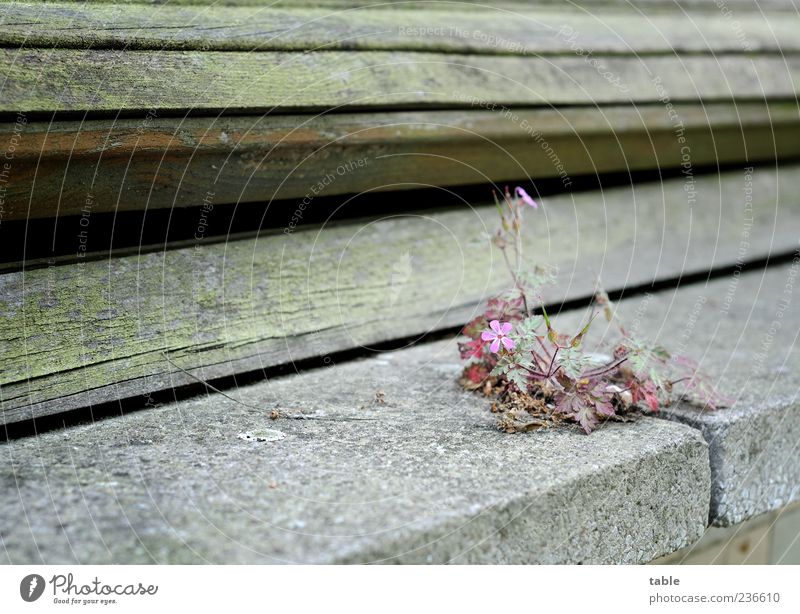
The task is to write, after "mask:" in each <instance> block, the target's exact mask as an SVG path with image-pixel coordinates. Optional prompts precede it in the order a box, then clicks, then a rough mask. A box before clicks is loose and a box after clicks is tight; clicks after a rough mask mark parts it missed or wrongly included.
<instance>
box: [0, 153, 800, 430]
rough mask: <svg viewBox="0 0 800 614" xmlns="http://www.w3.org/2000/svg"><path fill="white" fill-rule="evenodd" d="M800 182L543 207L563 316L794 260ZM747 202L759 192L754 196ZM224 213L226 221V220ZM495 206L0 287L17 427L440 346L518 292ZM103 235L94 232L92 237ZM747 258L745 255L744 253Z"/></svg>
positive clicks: (79, 267)
mask: <svg viewBox="0 0 800 614" xmlns="http://www.w3.org/2000/svg"><path fill="white" fill-rule="evenodd" d="M798 186H800V167H796V166H795V167H782V168H780V169H779V171H776V170H774V169H773V170H756V171H755V172H754V173H745V172H732V173H728V174H725V175H722V176H717V175H710V176H697V177H693V176H691V175H687V176H686V177H683V178H680V179H675V180H670V181H666V182H664V183H663V184H662V183H653V184H637V185H635V186H627V187H623V188H615V189H609V190H604V191H602V192H585V193H575V194H570V195H563V196H558V197H552V198H547V199H544V203H543V210H542V211H540V212H538V213H533V212H531V213H533V215H535V216H537V217H536V221H535V222H534V223H532V224H529V225H528V226H527V232H528V234H527V235H526V243H525V244H526V246H527V247H526V250H527V251H526V259H527V260H528V262H529V263H530V264H534V263H536V264H549V265H553V266H557V267H559V269H560V275H559V280H560V281H559V284H558V286H557V287H556V288H555V289H554V290H553V291H552V292H551V293H550V294H549V296H550V297H551V298H552V300H558V299H561V298H576V297H580V296H585V295H586V294H587V293H589V292H591V289H592V288H593V287H594V280H595V275H597V274H599V275H601V276H602V277H603V279H604V281H605V283H606V285H607V287H608V288H609V289H618V288H621V287H626V286H630V285H635V284H643V283H649V282H650V281H652V280H654V279H661V278H664V277H670V276H677V275H683V274H688V273H692V272H699V271H706V270H708V269H709V268H713V267H719V266H730V265H733V264H735V263H737V262H739V261H740V260H743V259H756V258H761V257H764V256H766V255H767V254H769V253H776V252H781V251H788V250H791V249H794V248H795V246H796V242H797V236H796V229H797V227H798V225H800V196H798V195H799V194H800V190H798ZM746 190H747V192H746ZM212 214H213V213H212ZM495 216H496V211H495V210H494V207H493V206H487V207H477V208H475V209H469V210H463V209H461V210H457V211H445V212H440V213H431V212H425V213H419V214H413V213H408V214H403V215H394V216H390V217H387V218H384V219H380V218H379V219H370V220H365V221H363V222H361V223H359V222H351V223H346V224H344V223H343V224H338V225H331V226H329V227H325V228H323V229H321V230H320V229H316V228H306V229H296V230H295V231H294V232H292V228H291V226H290V225H289V224H290V223H291V221H290V220H287V228H286V232H276V233H272V234H263V235H262V236H261V237H259V238H249V239H244V238H243V239H241V240H234V239H233V238H232V239H231V240H229V241H226V242H218V243H211V242H208V241H206V242H204V241H203V240H202V237H201V238H200V239H199V240H198V241H197V242H196V243H195V244H192V245H188V246H185V247H182V248H178V249H170V250H167V251H165V252H163V253H148V254H140V255H131V256H125V257H118V258H113V257H112V258H109V259H108V260H105V261H103V260H100V261H79V262H78V263H76V264H71V265H63V266H50V267H45V268H41V269H37V270H30V271H21V272H17V273H9V274H5V275H2V276H0V340H1V341H2V343H1V344H0V386H1V387H0V399H1V400H2V409H3V417H4V420H5V421H6V422H14V421H19V420H24V419H27V418H30V417H32V416H42V415H46V414H51V413H55V412H59V411H63V410H65V409H70V408H75V407H83V406H86V405H88V404H91V403H98V402H102V401H108V400H113V399H116V398H122V397H133V396H137V397H138V396H139V395H142V394H149V393H150V392H151V391H153V390H161V389H165V388H169V387H171V386H173V385H179V384H185V383H191V382H192V380H191V378H189V377H188V376H185V375H183V374H181V373H177V374H176V373H175V369H174V368H173V367H172V366H171V365H170V364H168V363H167V361H166V360H165V359H164V356H163V354H162V352H167V353H168V354H169V356H170V357H171V360H172V361H173V362H175V363H176V364H178V365H180V366H181V367H183V368H185V369H190V370H192V372H193V373H196V374H197V375H200V376H202V377H205V378H213V377H219V376H223V375H230V374H233V373H239V372H242V371H248V370H254V369H260V368H263V367H265V366H270V365H277V364H287V363H292V362H293V361H296V360H298V359H302V358H307V357H310V356H318V357H324V356H330V355H331V353H333V352H336V351H339V350H343V349H348V348H354V347H370V346H371V345H372V344H375V343H379V342H382V341H386V340H390V339H397V338H402V337H408V336H415V335H420V334H422V333H425V332H428V331H433V330H438V329H441V328H443V327H448V326H453V325H456V324H458V323H461V322H464V321H466V320H467V319H469V318H470V316H471V315H472V314H473V313H474V310H475V308H476V305H477V303H478V302H479V301H480V300H481V298H482V297H484V296H486V294H487V293H489V292H492V291H496V290H498V289H502V288H503V287H505V286H507V284H508V280H507V279H506V274H505V273H504V268H503V265H502V263H501V262H500V260H501V259H500V258H499V256H498V254H497V253H496V252H494V253H493V251H492V248H491V246H490V245H489V242H488V240H487V237H486V233H487V232H491V231H492V229H493V228H494V227H495V225H496V221H495ZM87 232H90V229H89V230H88V231H87ZM743 245H745V248H744V249H743V247H742V246H743Z"/></svg>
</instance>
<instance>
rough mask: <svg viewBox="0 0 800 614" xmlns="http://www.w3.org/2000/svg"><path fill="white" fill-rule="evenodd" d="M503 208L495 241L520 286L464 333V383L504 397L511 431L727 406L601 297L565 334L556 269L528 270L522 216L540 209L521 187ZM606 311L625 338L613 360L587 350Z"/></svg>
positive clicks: (494, 301)
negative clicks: (554, 314)
mask: <svg viewBox="0 0 800 614" xmlns="http://www.w3.org/2000/svg"><path fill="white" fill-rule="evenodd" d="M495 203H496V205H497V209H498V212H499V214H500V228H499V229H498V231H497V233H496V234H495V235H494V236H493V237H492V242H493V243H494V244H495V245H496V246H497V247H498V248H499V249H500V251H501V252H502V254H503V257H504V259H505V262H506V264H507V266H508V270H509V272H510V273H511V278H512V280H513V283H514V286H513V288H512V289H510V290H509V291H508V292H506V293H505V294H503V295H500V296H496V297H494V298H491V299H490V300H489V301H488V303H487V306H486V310H485V311H484V313H483V314H482V315H480V316H478V317H476V318H475V319H473V320H472V321H471V322H469V323H468V324H467V325H466V326H465V327H464V330H463V334H464V335H466V336H467V337H468V340H466V341H463V342H461V343H459V349H460V351H461V358H462V359H463V360H465V361H467V364H466V366H465V368H464V372H463V375H462V377H461V380H460V381H461V384H462V385H463V386H464V387H465V388H467V389H469V390H476V391H477V390H479V391H482V392H483V393H484V394H485V395H486V396H494V397H495V400H494V402H493V403H492V411H493V412H494V413H496V414H497V425H498V427H499V428H500V429H501V430H502V431H505V432H507V433H516V432H520V431H529V430H536V429H539V428H542V427H549V426H553V425H556V424H559V423H564V422H567V423H568V422H575V423H577V424H579V425H580V426H581V427H582V428H583V430H584V431H586V433H591V432H592V430H594V429H595V428H597V426H598V425H599V424H600V423H601V421H604V420H607V419H610V420H622V421H626V420H630V419H633V417H635V416H636V415H637V413H639V412H648V411H649V412H656V411H658V409H659V407H661V406H663V405H665V404H669V403H671V402H673V401H675V400H676V398H677V397H678V396H680V397H682V398H685V399H687V400H689V401H691V402H695V403H698V404H703V405H704V406H706V407H709V408H712V409H714V408H716V407H719V406H721V404H722V403H723V402H724V401H723V399H722V397H721V396H720V395H719V394H718V393H717V392H716V391H715V390H714V387H713V386H712V384H711V382H710V380H709V379H708V378H707V377H706V376H704V375H703V374H702V373H701V372H700V371H699V370H698V368H697V364H696V363H695V362H694V361H692V360H691V359H688V358H686V357H683V356H672V355H670V354H669V352H667V350H665V349H664V348H663V347H661V346H659V345H654V344H649V343H647V342H645V341H643V340H641V339H638V338H637V337H635V336H634V335H633V334H632V333H630V332H629V331H628V330H626V328H625V327H624V326H623V325H622V323H621V322H620V321H619V319H618V318H617V317H616V316H615V313H614V306H613V305H612V303H611V301H610V300H609V298H608V295H607V294H606V293H605V292H604V291H602V290H598V291H597V292H596V296H595V301H594V305H595V306H596V308H597V310H596V311H594V313H593V314H592V316H591V318H590V319H589V321H588V322H587V323H586V324H585V326H583V327H582V328H581V329H580V330H578V331H576V332H573V333H572V334H568V335H565V334H562V333H560V332H558V331H556V330H555V329H554V327H553V323H552V322H551V320H550V317H549V316H548V314H547V310H546V309H545V306H544V300H543V297H542V295H541V288H543V287H544V286H546V285H547V284H548V283H550V282H552V281H553V279H554V275H553V273H552V271H550V270H547V269H544V268H536V269H535V270H533V271H530V272H523V271H522V270H521V268H522V266H521V265H522V233H521V229H522V222H523V215H524V213H525V211H526V210H527V209H537V208H538V205H537V203H536V202H535V201H534V200H533V199H532V198H531V197H530V196H529V195H528V194H527V193H526V192H525V190H523V189H522V188H520V187H517V188H515V190H514V192H513V194H512V193H510V192H509V190H508V188H506V190H505V193H504V194H503V199H502V202H501V201H500V200H498V198H497V195H496V194H495ZM600 311H602V312H603V314H604V316H605V318H606V320H608V321H609V322H613V323H614V324H615V325H616V328H617V330H618V332H619V335H618V338H617V339H615V341H614V342H613V343H612V344H611V345H610V347H603V348H597V349H596V350H606V353H601V352H599V351H594V352H592V351H587V349H586V347H585V344H584V340H585V337H586V333H587V332H588V331H589V327H590V326H591V324H592V321H593V320H594V318H595V317H596V316H597V315H598V313H599V312H600ZM537 312H538V313H537ZM678 386H680V394H678V389H677V387H678Z"/></svg>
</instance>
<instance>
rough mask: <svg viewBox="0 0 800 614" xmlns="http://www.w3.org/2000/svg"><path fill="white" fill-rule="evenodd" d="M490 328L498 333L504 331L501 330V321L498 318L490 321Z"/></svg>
mask: <svg viewBox="0 0 800 614" xmlns="http://www.w3.org/2000/svg"><path fill="white" fill-rule="evenodd" d="M489 328H491V329H492V330H493V331H494V332H496V333H497V334H500V333H502V332H503V331H502V330H500V322H498V321H497V320H492V321H491V322H489Z"/></svg>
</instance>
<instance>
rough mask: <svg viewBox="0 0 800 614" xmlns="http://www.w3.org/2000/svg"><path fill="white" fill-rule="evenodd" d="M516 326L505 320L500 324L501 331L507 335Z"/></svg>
mask: <svg viewBox="0 0 800 614" xmlns="http://www.w3.org/2000/svg"><path fill="white" fill-rule="evenodd" d="M512 328H514V325H513V324H512V323H511V322H503V323H502V324H501V325H500V332H501V333H503V334H504V335H507V334H508V333H510V332H511V329H512Z"/></svg>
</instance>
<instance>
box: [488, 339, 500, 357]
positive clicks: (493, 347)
mask: <svg viewBox="0 0 800 614" xmlns="http://www.w3.org/2000/svg"><path fill="white" fill-rule="evenodd" d="M489 349H490V350H492V352H494V353H495V354H497V352H499V351H500V339H495V340H494V341H492V345H490V346H489Z"/></svg>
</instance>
